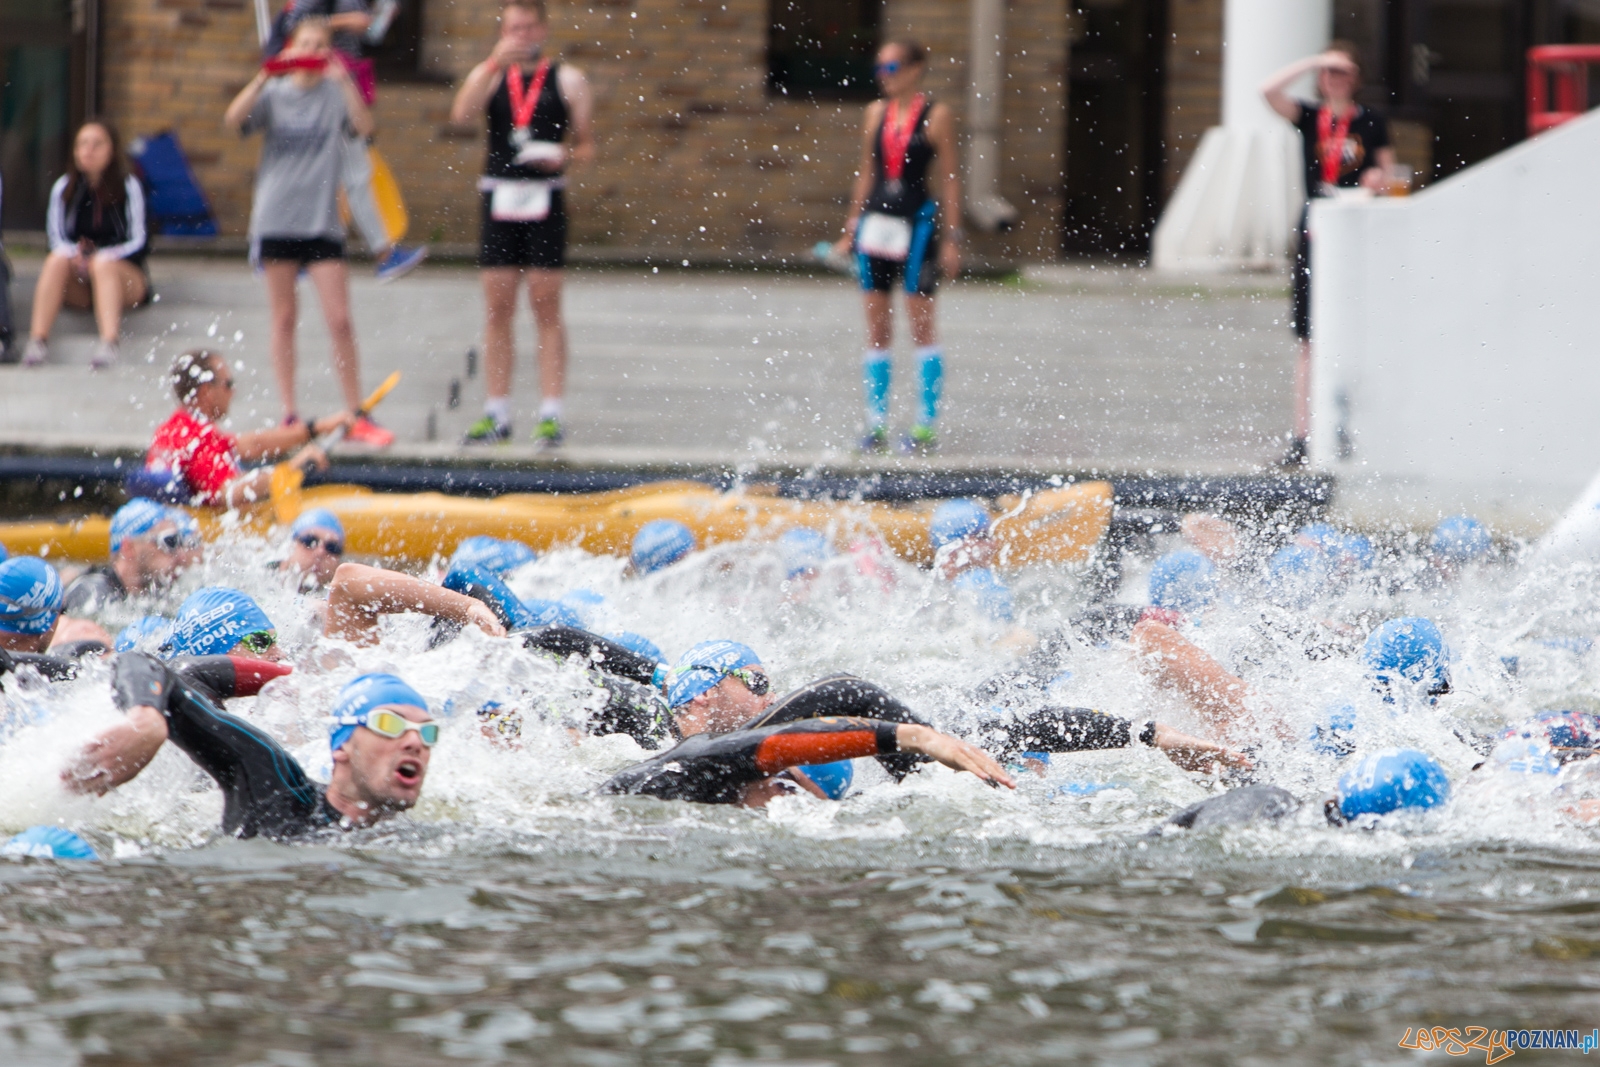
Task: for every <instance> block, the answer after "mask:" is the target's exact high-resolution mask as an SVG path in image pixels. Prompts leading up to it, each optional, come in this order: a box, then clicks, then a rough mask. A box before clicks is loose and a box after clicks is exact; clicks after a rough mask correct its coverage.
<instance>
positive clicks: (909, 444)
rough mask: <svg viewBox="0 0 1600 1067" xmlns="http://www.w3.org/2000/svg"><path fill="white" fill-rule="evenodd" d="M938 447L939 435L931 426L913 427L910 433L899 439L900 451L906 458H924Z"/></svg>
mask: <svg viewBox="0 0 1600 1067" xmlns="http://www.w3.org/2000/svg"><path fill="white" fill-rule="evenodd" d="M938 447H939V435H938V434H936V433H934V432H933V427H932V426H913V427H911V432H910V433H908V434H906V435H905V436H904V437H902V438H900V451H901V452H903V453H904V454H906V455H908V456H926V455H928V454H930V453H932V452H934V451H936V450H937V449H938Z"/></svg>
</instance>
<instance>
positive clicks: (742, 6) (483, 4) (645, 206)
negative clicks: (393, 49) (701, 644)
mask: <svg viewBox="0 0 1600 1067" xmlns="http://www.w3.org/2000/svg"><path fill="white" fill-rule="evenodd" d="M423 2H424V3H425V5H426V6H425V7H424V37H425V40H424V56H425V66H426V67H427V68H428V69H429V71H430V73H431V74H433V75H435V76H436V77H437V82H436V83H433V84H428V83H421V82H419V83H410V84H399V85H397V84H380V86H379V99H378V105H377V108H376V114H377V119H378V126H379V131H378V140H377V144H378V148H379V150H380V151H381V152H382V154H383V156H384V157H385V159H387V160H388V162H389V164H390V166H391V167H392V168H393V170H394V172H395V175H396V177H397V178H398V179H399V182H400V184H401V187H402V189H403V190H404V192H405V195H406V200H407V204H408V207H409V208H410V211H411V216H412V231H411V236H412V238H413V239H423V240H442V241H449V242H470V241H473V240H475V237H476V231H477V221H478V211H477V201H476V198H475V194H474V192H473V181H474V178H475V176H476V174H477V169H478V167H479V165H480V162H481V159H482V154H483V143H482V136H481V131H479V130H477V129H474V130H452V129H451V128H450V127H449V126H448V122H447V119H448V111H449V105H450V99H451V96H452V93H453V90H452V88H451V86H450V85H449V84H445V82H449V81H454V80H456V79H458V78H459V77H460V76H461V75H462V74H464V73H465V72H466V71H467V70H469V69H470V68H471V67H472V65H473V64H474V63H476V62H478V61H479V60H480V59H482V58H483V57H484V56H485V55H486V54H487V53H488V50H489V48H490V47H491V45H492V43H493V40H494V37H495V33H496V28H495V16H496V14H497V12H498V3H497V0H455V2H453V3H444V2H441V0H423ZM1178 2H1180V3H1182V2H1186V0H1178ZM1065 6H1066V5H1065V0H1010V4H1009V12H1008V17H1007V26H1006V29H1007V34H1008V38H1007V39H1008V42H1009V46H1010V56H1009V58H1008V61H1007V66H1006V77H1007V80H1006V91H1007V96H1006V101H1005V123H1006V131H1005V140H1004V144H1003V146H1002V147H1003V150H1004V152H1005V156H1006V163H1005V173H1004V185H1003V188H1002V192H1003V194H1004V195H1005V196H1006V197H1007V198H1008V199H1010V200H1011V202H1012V203H1013V204H1015V205H1016V206H1017V207H1018V209H1019V210H1020V211H1021V212H1022V218H1021V220H1020V222H1019V225H1018V226H1017V228H1016V229H1015V230H1014V231H1013V233H1011V234H1010V235H1008V236H1006V237H1004V238H986V239H978V241H977V249H978V250H979V251H982V252H986V253H989V254H1010V255H1022V256H1026V257H1028V258H1037V257H1039V256H1049V255H1053V254H1054V250H1055V248H1056V245H1057V241H1058V237H1057V228H1058V218H1059V214H1060V193H1061V158H1060V157H1061V149H1062V138H1063V133H1062V122H1063V119H1064V109H1065V95H1066V87H1065V69H1066V48H1067V43H1066V12H1065ZM967 18H968V12H967V5H966V4H965V3H954V2H951V0H889V3H888V5H887V10H886V13H885V26H884V28H885V31H886V32H887V33H891V34H893V33H901V32H904V33H911V34H914V35H915V36H917V37H918V38H920V39H922V40H923V41H924V42H925V43H927V44H928V46H929V47H930V49H931V51H932V64H931V67H930V72H929V88H930V90H932V92H933V93H935V94H936V95H937V96H938V97H939V98H940V99H941V100H944V101H945V102H946V103H948V104H950V105H951V106H952V107H953V108H954V109H955V110H956V113H957V117H958V120H959V118H960V117H961V116H962V115H963V113H964V112H965V109H966V107H965V105H966V53H967V41H966V31H967ZM106 21H107V26H106V37H105V40H106V46H105V57H104V59H105V61H104V79H105V94H104V100H105V102H106V104H107V111H108V113H109V114H110V116H111V117H112V118H113V119H114V120H115V121H117V122H118V124H119V125H120V126H122V127H123V129H124V131H125V132H126V133H127V134H129V135H135V134H139V133H150V132H154V131H157V130H160V129H164V128H168V127H171V128H173V129H175V130H176V131H177V133H178V136H179V139H180V141H181V142H182V144H183V145H184V147H185V149H186V150H187V151H188V152H189V154H190V157H191V160H192V161H193V162H194V164H195V171H196V173H197V175H198V177H199V179H200V182H201V185H202V186H203V187H204V188H205V190H206V192H207V194H208V195H209V196H210V197H211V200H212V203H213V205H214V207H215V209H216V211H217V214H218V218H219V221H220V223H221V225H222V227H223V230H224V232H227V233H242V232H244V229H245V226H246V223H247V220H248V217H249V202H250V185H251V182H252V180H253V168H254V166H255V160H256V156H257V153H258V151H259V149H258V146H257V144H256V143H255V142H253V141H251V142H240V141H239V140H238V139H237V138H234V137H233V136H231V135H229V134H227V133H226V132H225V131H224V130H223V129H222V125H221V115H222V111H223V109H224V108H225V107H226V106H227V102H228V100H229V99H230V98H231V97H232V95H233V94H234V93H235V92H237V91H238V89H239V88H240V86H242V85H243V84H244V82H245V81H247V80H248V79H249V77H250V76H251V74H252V72H253V70H254V67H255V47H254V41H255V25H254V17H253V15H252V13H251V10H250V7H249V6H248V4H247V3H246V2H245V0H120V2H119V3H117V4H108V5H106ZM550 22H551V29H552V42H551V43H552V48H553V49H554V50H557V51H559V53H560V54H561V56H562V57H563V58H564V59H566V60H568V61H570V62H572V63H575V64H577V65H579V66H581V67H582V68H583V69H584V71H585V73H586V74H587V75H588V77H589V79H590V82H591V83H592V85H593V87H594V92H595V101H596V129H597V135H598V139H599V147H600V156H599V160H598V162H597V163H596V164H595V166H593V167H592V168H591V169H590V170H588V171H587V172H585V173H581V174H578V175H575V176H573V178H572V180H571V191H570V194H569V198H570V199H569V202H570V203H571V205H572V215H573V240H574V242H575V243H578V244H584V245H591V246H602V247H610V248H614V249H619V250H626V251H652V252H656V253H659V254H663V255H674V254H678V253H679V252H682V253H683V254H689V253H701V254H711V255H717V254H728V253H734V254H750V253H758V254H759V253H773V254H783V255H794V254H802V253H803V252H804V250H805V249H807V248H809V247H810V245H811V244H813V243H814V242H816V241H818V240H822V239H829V238H831V237H832V236H833V235H834V234H836V233H837V230H838V226H839V223H840V222H841V221H842V218H843V212H844V200H845V196H846V195H847V193H848V190H849V186H850V180H851V175H852V174H853V171H854V166H855V153H856V150H857V137H858V127H859V123H860V114H861V105H860V104H858V103H844V104H839V103H832V102H827V103H821V102H818V103H812V102H799V101H789V100H784V99H774V98H771V97H769V96H768V95H767V92H766V89H765V70H766V68H765V46H766V2H765V0H726V2H723V0H600V2H585V3H577V2H572V0H552V2H551V5H550ZM641 98H642V99H641ZM702 228H703V229H702Z"/></svg>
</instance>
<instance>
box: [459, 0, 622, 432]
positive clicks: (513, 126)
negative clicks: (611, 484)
mask: <svg viewBox="0 0 1600 1067" xmlns="http://www.w3.org/2000/svg"><path fill="white" fill-rule="evenodd" d="M548 33H549V26H548V24H547V22H546V20H545V10H544V2H543V0H509V2H508V3H506V4H505V6H504V7H503V8H502V9H501V12H500V39H499V41H498V42H496V44H495V47H494V51H493V52H491V53H490V55H489V58H488V59H486V60H484V61H483V62H482V63H479V64H478V65H477V66H476V67H474V68H472V72H471V73H469V74H468V75H467V77H466V80H465V81H463V82H462V83H461V89H460V90H459V91H458V92H457V93H456V98H455V103H454V104H453V105H451V108H450V121H451V122H453V123H455V124H457V125H466V124H468V123H470V122H472V121H473V120H474V119H475V118H476V116H477V115H479V114H487V117H488V127H489V154H488V158H487V160H486V161H485V163H484V168H483V177H482V178H481V179H480V180H479V182H478V188H479V190H480V192H481V194H482V197H483V222H482V229H481V233H480V237H479V251H478V267H479V270H480V274H481V275H482V278H483V294H484V302H485V305H486V311H487V322H486V323H485V325H484V345H483V347H484V370H485V378H486V379H487V384H488V394H489V395H488V399H487V400H486V401H485V403H484V414H483V418H481V419H479V420H478V421H477V422H476V423H474V424H473V425H472V428H471V429H470V430H469V431H468V432H467V436H466V441H465V443H467V444H494V443H497V442H500V441H507V440H510V438H511V374H512V368H513V366H514V364H515V357H516V351H515V347H514V342H513V336H512V324H513V321H514V320H515V318H516V310H517V291H518V289H519V288H520V286H521V282H522V279H523V278H524V276H525V277H526V278H527V283H528V301H529V303H530V304H531V305H532V307H533V317H534V320H535V322H536V323H537V324H538V328H539V384H540V386H541V390H542V399H541V400H540V404H539V422H538V427H537V428H536V429H535V430H534V442H535V444H537V445H539V446H540V447H541V448H554V447H556V446H558V445H560V444H561V440H562V426H561V423H562V417H563V412H562V398H563V397H564V395H565V392H566V377H567V326H566V322H565V320H564V318H563V317H562V311H561V285H562V280H563V269H564V268H565V266H566V251H567V214H566V204H565V195H564V185H565V178H564V175H565V174H566V171H567V168H568V166H569V165H570V166H574V167H576V166H580V165H582V164H585V163H588V162H590V161H591V160H593V159H594V125H593V106H592V103H591V100H590V96H589V83H588V82H587V81H586V80H585V79H584V76H583V73H582V72H581V71H579V70H578V69H577V68H576V67H572V66H569V65H568V64H565V63H557V62H555V61H553V60H551V59H549V58H547V57H544V56H543V55H542V53H543V51H544V43H545V38H546V36H547V35H548Z"/></svg>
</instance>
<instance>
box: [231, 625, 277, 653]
mask: <svg viewBox="0 0 1600 1067" xmlns="http://www.w3.org/2000/svg"><path fill="white" fill-rule="evenodd" d="M239 643H240V644H241V645H243V646H244V647H245V648H247V649H249V650H250V651H251V652H265V651H267V650H268V649H270V648H271V647H272V646H273V645H276V644H277V643H278V635H277V634H275V633H273V632H272V631H271V630H257V631H256V632H255V633H250V634H245V635H244V636H243V637H241V638H239Z"/></svg>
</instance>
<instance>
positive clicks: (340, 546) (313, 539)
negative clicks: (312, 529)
mask: <svg viewBox="0 0 1600 1067" xmlns="http://www.w3.org/2000/svg"><path fill="white" fill-rule="evenodd" d="M295 540H296V541H298V542H299V543H300V546H301V547H302V548H320V549H322V551H324V552H326V553H327V554H328V555H330V556H342V555H344V542H343V541H330V540H327V539H326V538H322V537H318V536H317V535H316V534H314V533H303V534H301V535H300V536H299V537H296V538H295Z"/></svg>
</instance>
